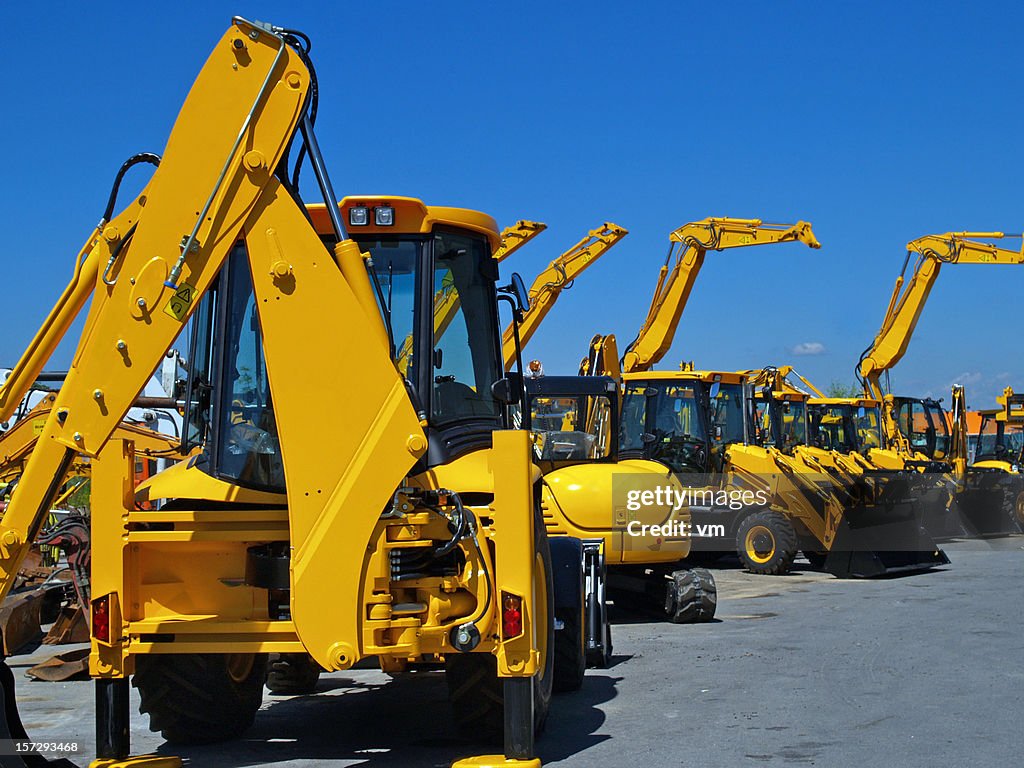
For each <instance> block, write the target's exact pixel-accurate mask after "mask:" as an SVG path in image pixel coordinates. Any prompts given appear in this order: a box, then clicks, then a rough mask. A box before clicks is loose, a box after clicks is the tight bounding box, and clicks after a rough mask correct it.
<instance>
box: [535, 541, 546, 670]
mask: <svg viewBox="0 0 1024 768" xmlns="http://www.w3.org/2000/svg"><path fill="white" fill-rule="evenodd" d="M534 573H536V574H537V576H536V581H535V582H534V589H533V605H534V608H533V610H534V617H535V620H534V628H533V637H534V643H535V644H536V645H537V649H538V650H539V651H540V660H539V666H538V671H537V679H538V680H543V679H544V672H545V671H546V670H547V660H548V652H549V651H550V649H549V648H548V643H547V626H548V621H549V618H548V573H547V570H546V569H545V567H544V558H543V557H541V554H540V552H538V553H537V556H536V558H535V562H534ZM541 633H544V634H543V636H544V642H543V643H542V642H540V638H541Z"/></svg>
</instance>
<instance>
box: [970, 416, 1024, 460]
mask: <svg viewBox="0 0 1024 768" xmlns="http://www.w3.org/2000/svg"><path fill="white" fill-rule="evenodd" d="M1002 413H1003V411H982V412H981V426H980V427H979V428H978V437H977V443H976V445H975V448H974V461H975V462H979V461H1006V462H1009V463H1011V464H1016V465H1018V466H1020V465H1024V425H1022V424H1014V423H1007V422H1006V421H1003V420H1001V419H999V418H998V416H999V415H1000V414H1002Z"/></svg>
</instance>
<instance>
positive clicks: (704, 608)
mask: <svg viewBox="0 0 1024 768" xmlns="http://www.w3.org/2000/svg"><path fill="white" fill-rule="evenodd" d="M717 607H718V588H717V587H716V586H715V579H714V577H713V576H712V575H711V573H710V572H709V571H707V570H706V569H704V568H693V569H691V570H682V571H674V572H673V573H672V574H671V576H669V579H668V584H667V585H666V587H665V613H667V614H668V619H669V621H671V622H672V623H673V624H697V623H699V622H704V621H711V619H713V618H714V617H715V609H716V608H717Z"/></svg>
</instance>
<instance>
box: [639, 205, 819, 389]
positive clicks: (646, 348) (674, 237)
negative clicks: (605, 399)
mask: <svg viewBox="0 0 1024 768" xmlns="http://www.w3.org/2000/svg"><path fill="white" fill-rule="evenodd" d="M669 241H670V243H671V244H670V246H669V251H668V255H667V256H666V258H665V263H664V265H662V267H661V271H660V272H659V274H658V283H657V286H656V287H655V289H654V296H653V298H652V299H651V306H650V308H649V309H648V311H647V317H646V319H645V320H644V322H643V325H641V326H640V331H639V332H638V333H637V336H636V338H635V339H634V340H633V341H632V342H631V343H630V344H629V345H628V346H627V347H626V351H625V353H624V355H623V358H622V371H623V373H634V372H637V373H639V372H643V371H649V370H651V368H653V367H654V366H655V365H657V364H658V362H660V361H661V359H662V358H663V357H664V356H665V354H666V353H667V352H668V350H669V347H671V346H672V339H673V338H674V337H675V333H676V328H677V327H678V326H679V319H680V318H681V317H682V314H683V310H684V309H685V308H686V303H687V301H689V298H690V294H691V293H692V291H693V286H694V284H695V283H696V280H697V275H698V274H700V270H701V267H703V266H704V257H705V255H706V254H707V252H708V251H724V250H726V249H728V248H742V247H745V246H748V245H768V244H771V243H786V242H801V243H804V244H805V245H807V246H808V247H810V248H820V247H821V244H820V243H819V242H818V240H817V238H816V237H815V236H814V233H813V232H812V231H811V225H810V224H809V223H807V222H805V221H800V222H797V223H796V224H793V225H788V224H766V223H764V222H762V221H761V220H760V219H734V218H725V217H722V218H707V219H704V220H702V221H695V222H691V223H689V224H685V225H684V226H682V227H680V228H679V229H677V230H675V231H674V232H672V234H671V235H669ZM673 259H674V263H673Z"/></svg>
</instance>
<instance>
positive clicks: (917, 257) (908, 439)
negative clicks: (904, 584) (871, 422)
mask: <svg viewBox="0 0 1024 768" xmlns="http://www.w3.org/2000/svg"><path fill="white" fill-rule="evenodd" d="M1019 237H1020V235H1007V234H1004V233H1003V232H947V233H946V234H942V235H926V236H924V237H920V238H917V239H916V240H912V241H911V242H909V243H908V244H907V256H906V259H905V260H904V262H903V269H902V270H901V272H900V274H899V276H898V277H897V278H896V284H895V286H894V287H893V291H892V295H891V297H890V299H889V305H888V307H887V308H886V312H885V317H884V318H883V320H882V326H881V328H880V329H879V331H878V334H877V335H876V336H875V338H874V341H873V342H872V344H871V346H870V347H868V348H867V349H866V350H865V351H864V352H863V354H862V355H861V357H860V360H859V362H858V365H857V375H858V377H859V378H860V381H861V384H862V386H863V388H864V396H865V397H870V398H873V399H875V400H879V401H882V402H883V403H884V407H883V409H882V430H883V436H884V439H885V443H886V446H885V447H886V448H888V449H891V455H886V454H884V453H882V452H879V455H878V459H877V461H878V463H879V464H882V463H883V462H884V461H887V460H888V461H889V462H890V464H891V465H893V466H895V467H897V468H902V467H904V466H907V467H915V468H918V469H919V470H921V471H924V472H931V473H934V474H936V475H937V476H942V475H944V476H946V478H947V484H948V485H949V486H950V488H951V489H952V491H953V492H954V493H955V498H954V500H953V504H952V505H951V506H949V508H948V509H949V511H948V512H947V511H945V509H943V507H942V505H930V507H931V508H932V511H933V513H934V514H932V515H930V516H929V518H928V523H927V524H928V526H929V529H930V530H931V531H932V532H933V533H934V534H935V535H952V534H963V533H967V534H991V533H1000V532H1005V531H1007V530H1016V523H1015V521H1014V520H1013V518H1012V517H1011V516H1009V515H1004V514H1003V510H1006V509H1012V508H1013V507H1014V503H1013V501H1012V500H1009V499H1006V500H1003V499H1000V500H999V501H998V502H996V501H995V499H996V497H999V496H1001V494H1002V492H1003V490H1005V488H1004V486H1005V485H1006V484H1005V482H1004V481H1005V480H1006V478H1004V477H1001V476H1000V474H1005V471H1004V470H1003V469H1000V468H994V467H984V466H980V467H973V468H968V466H967V437H966V423H965V421H964V420H965V418H966V406H965V404H964V395H963V388H962V387H954V391H953V402H952V411H953V414H952V415H953V429H952V430H950V428H949V425H948V423H947V420H946V415H945V413H944V412H943V408H942V405H941V403H940V402H938V401H935V400H931V399H923V398H914V397H906V396H894V395H892V394H891V393H889V392H888V387H887V386H883V384H882V378H883V376H884V377H886V379H887V378H888V374H889V372H890V371H891V370H892V369H893V367H894V366H895V365H896V364H897V363H899V361H900V360H901V359H902V358H903V355H904V354H905V353H906V351H907V347H908V346H909V344H910V339H911V337H912V336H913V334H914V330H915V328H916V327H917V323H918V320H919V319H920V317H921V312H922V311H923V309H924V305H925V303H926V302H927V300H928V296H929V294H930V293H931V289H932V286H933V285H934V284H935V281H936V280H937V279H938V276H939V272H940V270H941V268H942V266H943V265H944V264H989V265H1020V264H1024V249H1022V250H1020V251H1017V250H1010V249H1007V248H1002V247H999V246H997V245H993V244H992V243H988V242H980V241H979V240H978V238H982V239H984V240H1001V239H1004V238H1019ZM912 258H913V259H914V267H913V271H912V273H911V274H910V276H909V278H908V277H907V270H908V268H909V267H910V263H911V259H912ZM964 491H966V493H964Z"/></svg>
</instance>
